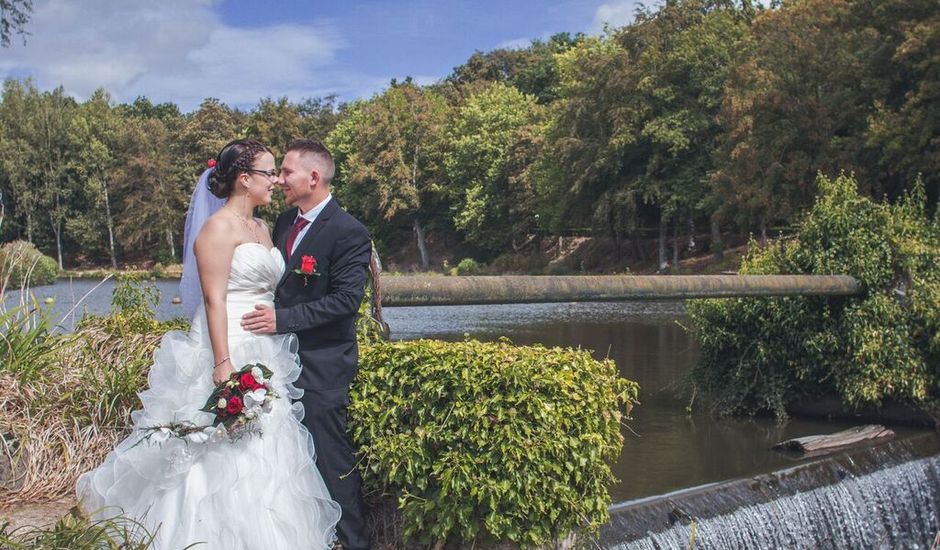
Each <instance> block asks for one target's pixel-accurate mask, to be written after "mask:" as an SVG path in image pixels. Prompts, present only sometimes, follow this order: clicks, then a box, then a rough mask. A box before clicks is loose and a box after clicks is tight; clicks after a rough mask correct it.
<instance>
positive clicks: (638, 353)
mask: <svg viewBox="0 0 940 550" xmlns="http://www.w3.org/2000/svg"><path fill="white" fill-rule="evenodd" d="M99 282H100V281H90V280H73V281H67V280H63V281H60V282H59V283H57V284H56V285H53V286H48V287H39V288H37V289H34V290H33V291H32V293H33V295H34V296H35V297H36V298H37V299H39V300H40V301H42V300H44V299H45V298H46V297H55V303H54V304H53V305H51V306H47V308H48V309H49V310H50V312H51V314H52V315H53V318H54V319H60V320H61V323H60V324H61V326H62V330H71V329H72V328H73V327H74V323H75V322H76V321H77V319H78V318H80V316H81V314H82V312H83V311H86V310H87V311H90V312H94V313H105V312H107V311H108V309H109V306H110V300H111V291H112V290H113V288H114V283H113V281H106V282H105V283H104V284H101V285H100V286H98V287H97V288H95V287H96V285H98V284H99ZM157 286H158V288H159V289H160V291H161V302H160V304H159V306H158V307H157V311H156V313H157V317H158V318H160V319H169V318H172V317H177V316H180V315H182V313H181V311H182V309H181V307H180V306H178V305H173V304H171V303H170V299H171V298H172V297H173V296H174V295H175V294H176V288H177V281H173V280H161V281H157ZM20 298H21V297H20V295H19V293H10V294H8V295H7V296H6V297H5V300H4V302H5V304H6V305H8V306H9V305H10V304H12V303H16V302H17V301H18V300H19V299H20ZM76 304H78V305H77V306H76ZM384 312H385V317H386V321H388V323H389V324H390V326H391V328H392V338H394V339H414V338H440V339H444V340H460V339H463V338H464V337H465V335H469V336H471V337H473V338H478V339H481V340H494V339H496V338H499V337H504V336H505V337H508V338H509V339H511V340H512V341H513V342H515V343H518V344H533V343H541V344H544V345H546V346H580V347H582V348H585V349H589V350H592V353H593V354H594V355H595V357H597V358H604V357H610V358H611V359H613V360H614V361H615V362H616V364H617V366H618V368H619V370H620V372H621V374H622V375H623V376H624V377H626V378H629V379H631V380H635V381H636V382H638V383H639V384H640V405H639V406H638V407H636V409H635V410H634V412H633V419H632V420H631V421H629V422H628V426H629V427H628V428H626V429H625V430H624V437H625V443H624V447H623V451H622V453H621V455H620V459H619V460H618V462H617V463H616V464H615V465H614V472H615V475H616V476H617V477H618V478H619V479H620V480H621V482H620V483H618V484H616V485H614V486H613V487H612V488H611V496H612V498H613V500H614V501H615V502H618V501H625V500H631V499H636V498H640V497H644V496H649V495H657V494H662V493H666V492H669V491H673V490H676V489H680V488H684V487H691V486H696V485H701V484H705V483H710V482H716V481H721V480H726V479H731V478H735V477H740V476H745V475H753V474H758V473H764V472H769V471H771V470H774V469H777V468H780V467H786V466H791V465H793V464H794V462H793V460H792V459H790V458H788V457H786V456H784V455H781V454H779V453H777V452H775V451H772V450H770V447H771V446H772V445H773V444H775V443H777V442H779V441H781V440H783V439H788V438H791V437H800V436H804V435H810V434H815V433H827V432H833V431H837V430H840V429H844V428H847V427H849V426H850V425H852V423H850V422H838V421H825V422H824V421H814V420H802V419H801V420H792V421H790V422H788V423H787V424H785V425H779V424H777V423H775V422H774V421H773V420H772V419H768V418H757V419H747V420H736V419H716V418H714V417H712V416H711V415H709V414H708V413H707V412H703V411H701V407H693V408H692V412H687V407H688V405H689V402H690V399H691V393H690V391H689V389H688V382H687V376H688V373H689V371H690V369H691V368H692V366H693V365H694V363H695V361H696V359H697V357H698V348H697V346H696V342H695V340H694V339H693V338H691V337H690V336H689V334H688V333H687V331H686V330H685V328H683V326H684V325H687V324H688V318H687V317H686V315H685V308H684V306H683V304H682V303H681V302H623V303H556V304H513V305H490V306H438V307H395V308H385V310H384ZM897 431H898V432H899V435H901V436H903V435H904V434H905V433H910V432H912V431H914V430H910V429H908V430H905V429H904V428H898V429H897Z"/></svg>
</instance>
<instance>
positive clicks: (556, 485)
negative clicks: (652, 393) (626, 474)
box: [350, 340, 637, 546]
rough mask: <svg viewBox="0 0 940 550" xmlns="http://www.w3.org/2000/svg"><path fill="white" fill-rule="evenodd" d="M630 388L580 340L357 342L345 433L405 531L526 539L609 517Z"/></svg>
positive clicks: (414, 535)
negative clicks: (571, 344)
mask: <svg viewBox="0 0 940 550" xmlns="http://www.w3.org/2000/svg"><path fill="white" fill-rule="evenodd" d="M636 396H637V386H636V384H634V383H633V382H629V381H627V380H624V379H622V378H620V377H619V376H618V374H617V369H616V367H615V365H614V363H613V362H612V361H610V360H604V361H597V360H595V359H593V358H592V357H591V355H590V354H589V353H588V352H587V351H583V350H573V349H562V348H551V349H546V348H544V347H542V346H531V347H525V346H514V345H512V344H511V343H510V342H508V341H506V340H500V341H499V342H495V343H482V342H478V341H473V340H468V341H464V342H457V343H449V342H440V341H434V340H417V341H408V342H395V343H388V342H379V343H375V344H372V345H369V346H366V347H364V348H363V350H362V352H361V357H360V369H359V375H358V376H357V378H356V380H355V382H354V384H353V388H352V395H351V402H352V404H351V406H350V416H351V434H352V437H353V439H354V441H355V442H356V444H357V446H359V448H360V450H361V452H362V455H363V462H362V467H361V470H362V472H363V474H364V478H365V483H366V485H367V486H368V487H369V488H371V489H374V490H376V491H379V492H384V493H391V494H394V495H396V496H397V497H398V502H399V509H400V510H401V513H402V517H403V522H404V525H403V528H402V532H403V536H404V538H405V540H407V541H414V540H420V541H423V542H430V541H437V542H444V541H447V540H448V539H456V540H463V541H467V542H469V541H476V542H477V543H479V542H480V541H492V540H496V541H507V540H508V541H513V542H515V543H519V544H521V545H524V546H534V545H537V544H540V543H543V542H545V541H550V540H552V539H555V538H558V537H564V536H565V535H567V534H568V533H570V532H571V531H572V530H574V529H576V528H585V529H590V528H595V527H597V526H599V525H601V524H602V523H603V522H605V521H606V520H607V517H608V516H607V514H608V513H607V508H608V506H609V505H610V496H609V495H608V486H609V485H610V483H611V482H612V481H614V478H613V475H612V474H611V470H610V466H609V463H610V462H611V461H613V460H614V459H615V458H616V457H617V456H618V455H619V453H620V449H621V446H622V442H623V439H622V436H621V433H620V427H621V419H622V418H623V416H622V411H625V412H627V413H629V411H630V408H631V406H632V405H633V404H634V403H635V401H636Z"/></svg>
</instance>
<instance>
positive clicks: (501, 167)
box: [445, 83, 540, 254]
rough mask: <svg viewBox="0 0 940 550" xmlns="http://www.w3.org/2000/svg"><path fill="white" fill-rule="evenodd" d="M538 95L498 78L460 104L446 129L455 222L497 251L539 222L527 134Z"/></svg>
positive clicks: (534, 116) (482, 246) (481, 244)
mask: <svg viewBox="0 0 940 550" xmlns="http://www.w3.org/2000/svg"><path fill="white" fill-rule="evenodd" d="M539 113H540V110H539V107H538V105H537V104H536V100H535V97H534V96H530V95H525V94H523V93H522V92H520V91H519V90H517V89H515V88H513V87H512V86H509V85H506V84H502V83H497V84H494V85H492V86H490V87H489V88H488V89H486V90H484V91H482V92H480V93H478V94H476V95H474V96H472V97H471V98H469V100H468V101H467V102H466V103H465V104H464V105H463V106H461V107H460V108H459V110H458V111H457V113H456V116H455V117H454V120H453V122H452V123H451V124H450V129H449V131H448V134H447V141H448V146H447V152H446V155H445V167H446V169H447V176H448V178H449V188H450V189H451V193H452V196H453V199H452V202H453V209H454V225H455V226H456V228H457V229H459V230H461V231H463V232H464V233H465V234H466V236H467V240H468V241H469V242H471V243H473V244H475V245H476V246H478V247H479V249H480V250H489V251H490V254H496V253H498V252H499V251H502V250H504V249H505V248H506V247H507V246H508V245H509V244H510V243H512V242H513V241H514V240H515V239H516V238H517V237H518V236H520V234H521V235H524V234H525V233H529V232H531V231H532V230H534V228H535V218H534V215H535V211H534V204H533V202H534V193H533V191H532V189H531V187H530V186H528V185H527V184H528V181H527V180H526V178H525V177H524V170H525V168H526V167H527V166H528V164H529V163H530V162H531V160H532V159H531V158H528V159H525V158H520V157H526V156H527V155H526V152H525V149H526V144H528V143H529V140H528V139H527V138H528V137H529V136H530V135H531V134H532V133H533V132H532V126H535V125H536V124H537V122H538V115H539Z"/></svg>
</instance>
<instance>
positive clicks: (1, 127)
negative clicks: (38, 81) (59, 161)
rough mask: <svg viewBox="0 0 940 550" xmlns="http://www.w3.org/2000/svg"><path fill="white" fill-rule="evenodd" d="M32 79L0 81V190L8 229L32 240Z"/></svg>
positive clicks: (34, 193)
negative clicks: (4, 198) (0, 83)
mask: <svg viewBox="0 0 940 550" xmlns="http://www.w3.org/2000/svg"><path fill="white" fill-rule="evenodd" d="M36 94H38V92H37V91H36V88H35V86H34V85H33V83H32V81H30V80H27V81H25V82H23V83H21V82H19V81H17V80H7V81H5V82H4V83H3V96H2V101H0V185H2V187H0V189H3V190H5V191H6V193H5V194H6V196H7V199H8V204H9V213H8V215H9V216H10V223H9V224H8V225H7V230H8V231H14V229H13V228H14V227H19V229H20V231H21V233H19V235H23V234H25V238H26V240H27V241H28V242H30V243H34V242H35V241H34V230H35V219H34V216H35V214H36V213H37V211H38V205H39V199H40V194H39V188H38V187H36V186H35V185H34V183H35V182H34V178H33V174H34V172H35V171H36V166H35V165H34V164H33V163H32V161H33V149H32V147H31V145H30V141H29V140H30V139H32V136H33V135H34V131H33V128H32V125H33V123H34V122H35V121H34V119H33V118H32V117H31V116H29V115H28V111H27V99H28V97H30V96H31V95H36Z"/></svg>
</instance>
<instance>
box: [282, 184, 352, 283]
mask: <svg viewBox="0 0 940 550" xmlns="http://www.w3.org/2000/svg"><path fill="white" fill-rule="evenodd" d="M338 209H339V205H338V204H337V203H336V199H330V202H328V203H327V204H326V206H325V207H323V211H322V212H320V214H319V215H318V216H317V219H315V220H314V221H313V225H311V226H310V228H309V229H307V232H306V233H305V234H304V236H303V238H302V239H300V242H299V243H297V246H296V247H295V248H294V253H293V254H291V256H290V260H288V262H287V266H286V267H285V268H284V275H283V276H281V280H280V282H279V283H278V286H280V285H282V284H284V281H285V280H286V279H287V276H288V275H290V273H291V272H293V271H294V269H296V268H297V265H298V264H300V259H301V258H302V257H303V255H304V254H303V252H304V251H307V250H310V249H311V247H312V245H313V243H315V242H317V241H318V240H319V238H320V234H321V233H323V229H324V227H326V224H327V223H329V221H330V218H331V217H333V214H334V213H335V212H336V211H337V210H338ZM284 242H285V244H284V248H283V250H287V244H286V243H287V238H286V237H285V239H284Z"/></svg>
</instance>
